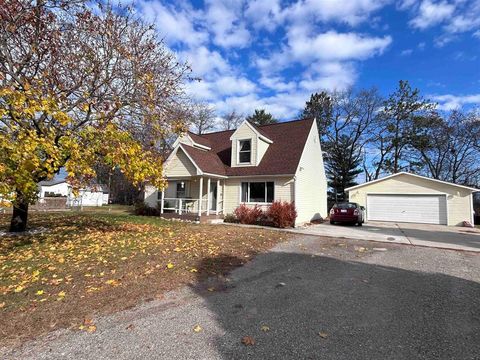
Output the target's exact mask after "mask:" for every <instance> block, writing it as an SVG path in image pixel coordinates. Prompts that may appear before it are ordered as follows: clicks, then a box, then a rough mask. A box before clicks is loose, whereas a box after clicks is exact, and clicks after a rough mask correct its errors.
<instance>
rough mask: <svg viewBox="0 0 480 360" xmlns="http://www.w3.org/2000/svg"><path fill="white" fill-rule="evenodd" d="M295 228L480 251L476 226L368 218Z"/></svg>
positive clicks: (366, 238) (325, 233)
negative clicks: (357, 222) (359, 223)
mask: <svg viewBox="0 0 480 360" xmlns="http://www.w3.org/2000/svg"><path fill="white" fill-rule="evenodd" d="M295 231H298V232H299V233H302V234H310V235H321V236H329V237H339V238H348V239H359V240H373V241H382V242H387V243H397V244H408V245H417V246H428V247H437V248H445V249H455V250H466V251H477V252H480V229H477V228H473V229H472V228H464V227H452V226H443V225H428V224H411V223H393V222H377V221H375V222H373V221H372V222H369V223H365V224H364V225H363V226H362V227H358V226H354V225H343V224H342V225H339V224H336V225H331V224H330V223H323V224H317V225H311V226H308V227H303V228H299V229H296V230H295Z"/></svg>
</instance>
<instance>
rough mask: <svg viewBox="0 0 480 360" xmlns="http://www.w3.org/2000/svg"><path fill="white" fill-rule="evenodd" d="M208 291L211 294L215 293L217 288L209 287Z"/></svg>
mask: <svg viewBox="0 0 480 360" xmlns="http://www.w3.org/2000/svg"><path fill="white" fill-rule="evenodd" d="M207 290H208V291H210V292H214V291H215V288H214V287H209V288H208V289H207Z"/></svg>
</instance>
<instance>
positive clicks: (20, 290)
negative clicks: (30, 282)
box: [14, 285, 25, 293]
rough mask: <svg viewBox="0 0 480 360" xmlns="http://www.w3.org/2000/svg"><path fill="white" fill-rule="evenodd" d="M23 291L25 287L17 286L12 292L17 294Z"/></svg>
mask: <svg viewBox="0 0 480 360" xmlns="http://www.w3.org/2000/svg"><path fill="white" fill-rule="evenodd" d="M23 289H25V287H24V286H22V285H19V286H17V287H16V288H15V290H14V292H16V293H19V292H22V291H23Z"/></svg>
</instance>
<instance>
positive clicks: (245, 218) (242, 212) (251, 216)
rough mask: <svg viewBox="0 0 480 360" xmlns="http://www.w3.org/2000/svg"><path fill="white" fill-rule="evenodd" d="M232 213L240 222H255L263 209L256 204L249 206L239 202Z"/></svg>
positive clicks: (251, 223) (261, 215)
mask: <svg viewBox="0 0 480 360" xmlns="http://www.w3.org/2000/svg"><path fill="white" fill-rule="evenodd" d="M234 214H235V217H236V218H237V220H238V222H239V223H240V224H250V225H253V224H257V223H258V222H259V221H260V219H261V218H262V217H263V211H262V209H260V208H259V207H258V206H257V205H255V206H254V207H253V208H251V207H248V206H247V205H245V204H241V205H240V206H239V207H237V208H236V209H235V211H234Z"/></svg>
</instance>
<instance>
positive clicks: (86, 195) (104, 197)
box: [38, 179, 109, 206]
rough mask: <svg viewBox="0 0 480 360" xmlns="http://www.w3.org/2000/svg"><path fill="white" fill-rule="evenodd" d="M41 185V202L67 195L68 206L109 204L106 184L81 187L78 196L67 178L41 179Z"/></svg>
mask: <svg viewBox="0 0 480 360" xmlns="http://www.w3.org/2000/svg"><path fill="white" fill-rule="evenodd" d="M38 185H39V198H40V202H41V201H42V199H44V198H48V197H60V196H64V197H66V199H65V201H66V204H67V205H68V206H102V205H104V204H108V196H109V194H108V190H107V188H106V186H104V185H99V184H97V185H92V186H89V187H87V188H84V189H80V190H79V193H78V195H77V196H75V195H74V194H73V191H72V187H71V185H70V184H68V183H67V181H66V180H65V179H60V180H49V181H41V182H39V183H38Z"/></svg>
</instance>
